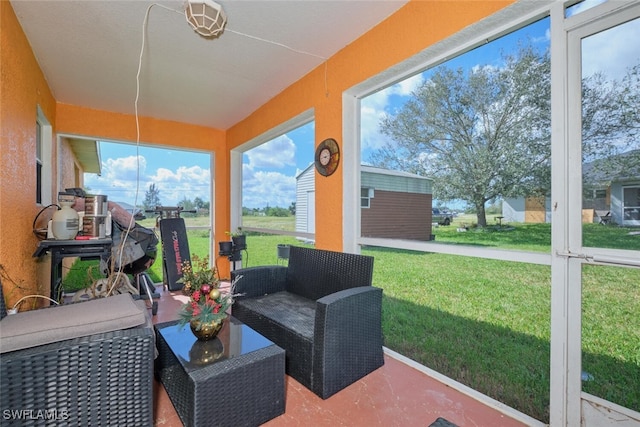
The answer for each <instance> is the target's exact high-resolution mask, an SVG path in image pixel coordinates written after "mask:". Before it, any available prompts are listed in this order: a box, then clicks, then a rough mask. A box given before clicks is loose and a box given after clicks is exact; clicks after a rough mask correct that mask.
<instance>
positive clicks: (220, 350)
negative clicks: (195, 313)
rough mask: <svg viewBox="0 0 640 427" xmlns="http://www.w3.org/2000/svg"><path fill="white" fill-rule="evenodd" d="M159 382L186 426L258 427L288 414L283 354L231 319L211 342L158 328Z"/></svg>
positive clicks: (173, 325)
mask: <svg viewBox="0 0 640 427" xmlns="http://www.w3.org/2000/svg"><path fill="white" fill-rule="evenodd" d="M155 328H156V335H157V338H158V339H157V346H158V352H159V356H158V358H157V359H156V376H157V377H158V379H159V380H160V381H161V382H162V384H163V385H164V387H165V389H166V390H167V394H168V395H169V397H170V398H171V402H172V403H173V406H174V407H175V408H176V411H177V412H178V415H179V416H180V419H181V420H182V422H183V423H184V425H185V426H234V427H235V426H257V425H260V424H262V423H264V422H266V421H268V420H270V419H272V418H274V417H277V416H278V415H281V414H283V413H284V407H285V390H284V383H285V371H284V369H285V359H284V350H283V349H281V348H280V347H278V346H277V345H275V344H273V343H272V342H271V341H269V340H268V339H266V338H265V337H263V336H262V335H260V334H258V333H257V332H256V331H254V330H253V329H251V328H250V327H248V326H247V325H245V324H243V323H241V322H240V321H238V320H236V319H234V318H233V317H229V318H228V319H227V320H226V321H225V325H224V326H223V328H222V330H221V331H220V333H219V334H218V337H217V338H216V339H214V340H212V341H205V342H203V341H197V340H196V338H195V336H194V335H193V334H192V333H191V330H190V329H189V326H186V327H184V328H182V329H180V328H179V326H178V325H177V322H175V321H174V322H168V323H161V324H158V325H156V326H155Z"/></svg>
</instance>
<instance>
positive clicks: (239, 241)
mask: <svg viewBox="0 0 640 427" xmlns="http://www.w3.org/2000/svg"><path fill="white" fill-rule="evenodd" d="M231 240H232V241H233V250H234V251H243V250H245V249H247V236H245V235H244V234H242V235H240V236H234V237H232V238H231Z"/></svg>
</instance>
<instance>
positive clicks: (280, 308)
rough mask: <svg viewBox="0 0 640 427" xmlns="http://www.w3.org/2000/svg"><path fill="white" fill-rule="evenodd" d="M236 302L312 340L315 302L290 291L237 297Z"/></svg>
mask: <svg viewBox="0 0 640 427" xmlns="http://www.w3.org/2000/svg"><path fill="white" fill-rule="evenodd" d="M236 304H237V305H240V306H242V307H243V308H246V309H248V310H250V311H253V312H255V313H256V314H258V315H260V316H263V317H266V318H268V319H270V320H272V321H273V322H274V323H276V324H278V325H280V326H281V327H283V328H284V329H290V330H292V331H293V332H295V333H297V334H299V335H300V336H302V337H304V338H306V339H308V340H313V325H314V322H315V316H316V302H315V301H311V300H309V299H307V298H303V297H301V296H300V295H296V294H292V293H291V292H276V293H274V294H269V295H263V296H259V297H251V298H238V299H237V300H236Z"/></svg>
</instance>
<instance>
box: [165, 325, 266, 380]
mask: <svg viewBox="0 0 640 427" xmlns="http://www.w3.org/2000/svg"><path fill="white" fill-rule="evenodd" d="M158 332H159V333H160V335H162V337H163V338H164V340H165V341H166V342H167V344H168V345H169V347H170V348H171V350H172V352H173V353H174V354H175V356H176V357H177V358H178V360H179V361H180V363H181V364H182V365H183V366H184V368H185V370H186V371H192V370H196V369H199V368H202V367H203V366H206V365H209V364H211V363H215V362H219V361H222V360H228V359H232V358H234V357H238V356H240V355H243V354H247V353H251V352H252V351H256V350H260V349H262V348H265V347H269V346H271V345H273V343H272V342H271V341H269V340H268V339H267V338H265V337H263V336H262V335H260V334H259V333H258V332H256V331H254V330H253V329H251V328H250V327H249V326H247V325H245V324H244V323H242V322H240V321H239V320H236V319H235V318H233V317H228V318H227V319H225V321H224V326H223V327H222V329H221V330H220V332H219V333H218V336H217V337H216V338H214V339H212V340H209V341H198V339H197V338H196V337H195V335H193V333H192V332H191V329H190V328H189V325H185V326H184V327H180V326H179V325H178V324H175V325H171V326H165V327H161V328H160V329H158Z"/></svg>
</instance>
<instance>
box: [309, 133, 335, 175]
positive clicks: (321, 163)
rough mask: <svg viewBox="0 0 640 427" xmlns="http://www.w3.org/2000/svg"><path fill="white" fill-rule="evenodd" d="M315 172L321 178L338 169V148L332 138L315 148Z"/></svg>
mask: <svg viewBox="0 0 640 427" xmlns="http://www.w3.org/2000/svg"><path fill="white" fill-rule="evenodd" d="M315 161H316V170H317V171H318V173H319V174H320V175H322V176H329V175H331V174H332V173H334V172H335V171H336V169H338V164H339V163H340V147H339V146H338V143H337V142H336V140H335V139H333V138H327V139H325V140H324V141H322V142H321V143H320V144H319V145H318V148H316V156H315Z"/></svg>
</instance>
